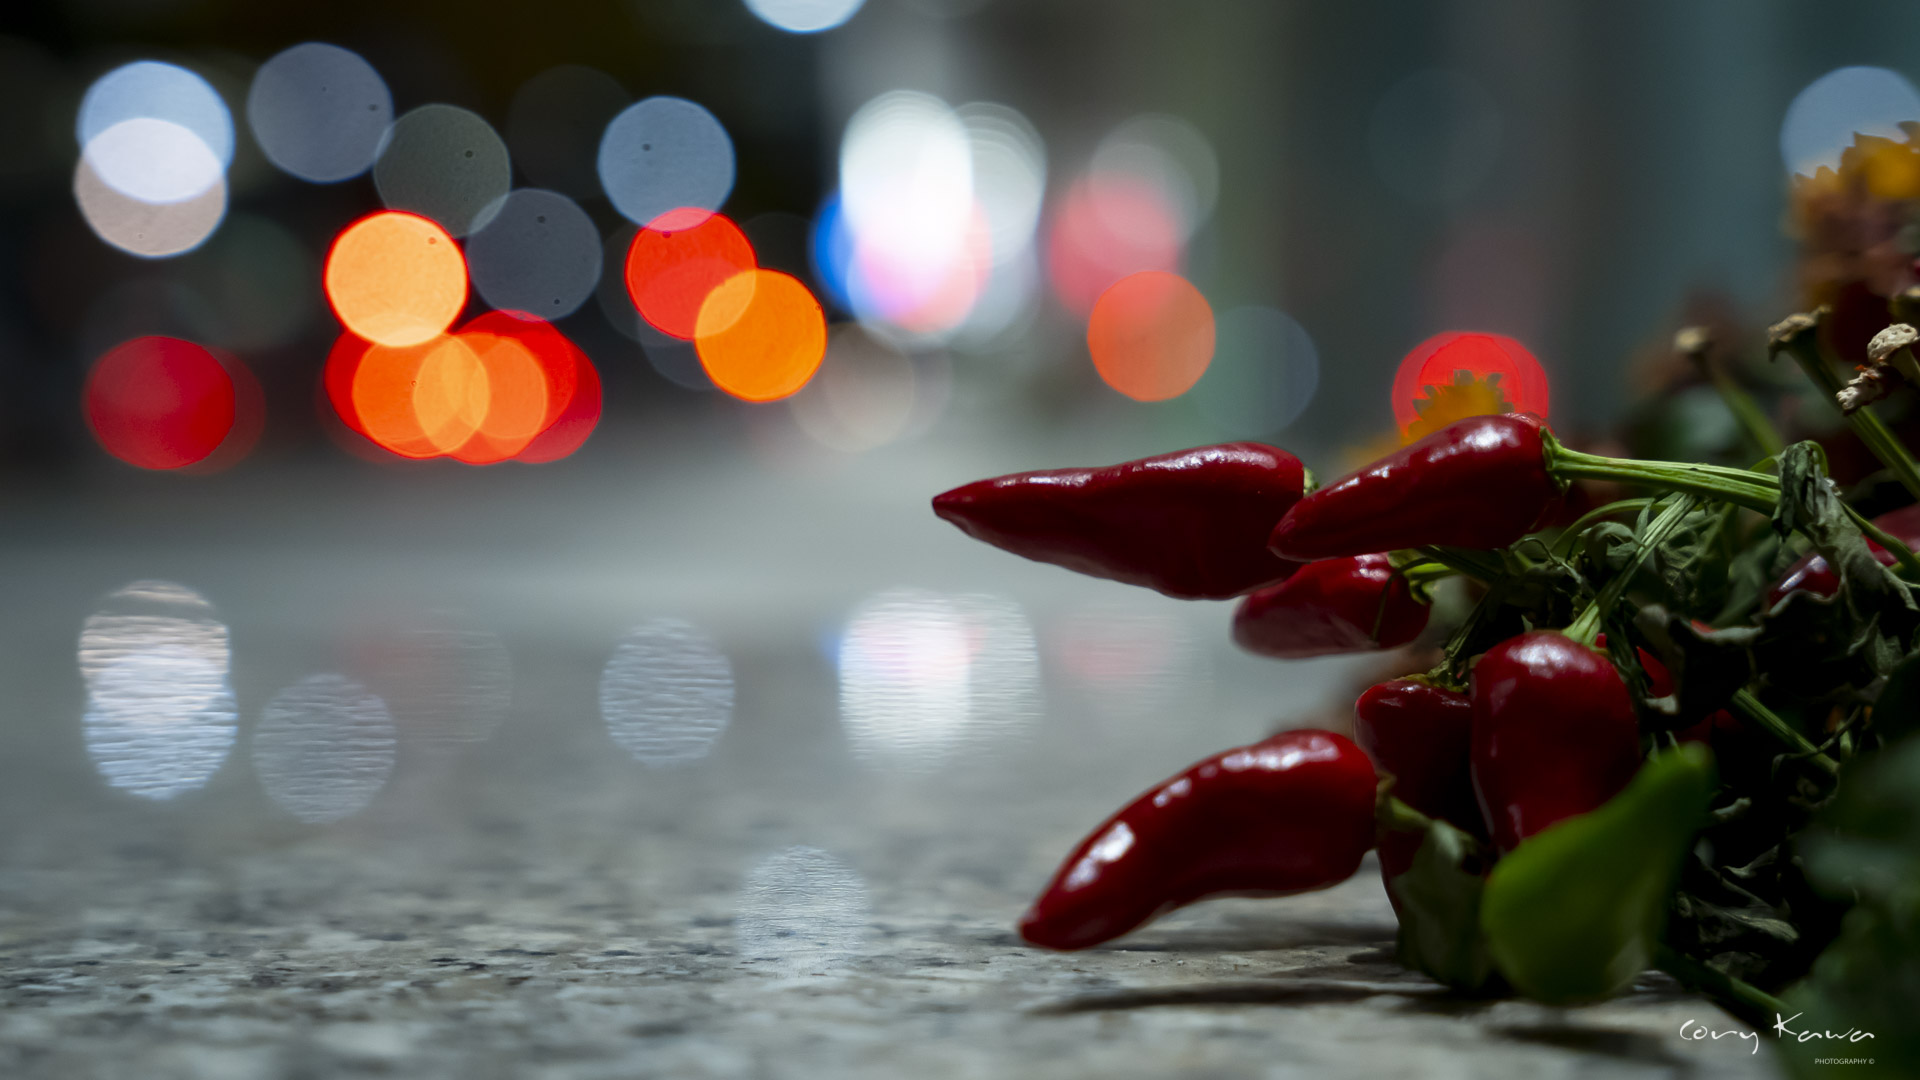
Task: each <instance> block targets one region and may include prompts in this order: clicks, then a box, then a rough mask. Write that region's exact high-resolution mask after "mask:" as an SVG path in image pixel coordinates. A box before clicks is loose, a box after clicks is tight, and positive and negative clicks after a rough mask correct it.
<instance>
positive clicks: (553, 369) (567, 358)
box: [321, 311, 601, 465]
mask: <svg viewBox="0 0 1920 1080" xmlns="http://www.w3.org/2000/svg"><path fill="white" fill-rule="evenodd" d="M321 386H322V389H323V391H324V392H325V395H326V398H327V401H328V403H329V404H330V405H331V406H332V407H333V411H334V412H335V413H336V414H337V415H338V416H339V417H340V421H341V423H343V424H345V425H346V426H347V428H349V429H350V430H352V431H354V432H356V433H358V434H359V435H361V436H364V437H365V438H366V439H368V440H369V441H370V442H372V443H373V444H374V445H375V446H378V447H380V448H381V449H383V450H387V451H389V452H391V453H394V454H398V455H400V456H402V457H410V458H430V457H442V456H444V457H451V458H454V459H455V460H458V461H463V462H466V463H467V464H470V465H491V464H494V463H496V462H501V461H508V460H514V461H521V462H526V463H540V462H547V461H557V460H559V459H560V458H563V457H566V456H567V455H568V454H571V453H573V452H574V451H575V450H577V449H579V448H580V446H581V444H582V443H584V442H585V441H586V439H587V436H588V435H590V434H592V432H593V429H594V426H595V425H596V424H597V423H598V422H599V419H600V407H601V402H600V377H599V373H598V372H596V371H595V370H594V368H593V364H592V363H591V362H590V361H588V359H587V357H586V354H585V353H583V352H581V351H580V349H579V347H578V346H576V345H574V344H573V342H571V341H569V340H567V337H566V335H564V334H562V333H560V331H558V330H556V329H554V327H553V326H552V324H550V323H547V322H543V321H541V320H538V319H535V318H533V317H531V316H524V315H521V314H520V313H518V312H504V311H492V312H488V313H486V314H485V315H482V316H480V317H478V318H476V319H474V320H472V321H471V322H469V323H467V324H466V325H465V326H463V327H461V328H460V331H459V332H458V333H455V334H443V335H441V336H439V337H436V338H434V339H433V340H431V341H427V342H424V343H422V344H419V345H411V346H405V347H401V348H394V347H390V346H385V345H375V344H372V343H370V342H366V341H362V340H360V339H359V338H357V337H355V336H353V335H352V334H342V335H341V336H340V340H339V341H338V342H336V343H335V344H334V347H333V351H332V353H331V354H330V355H329V356H328V357H327V364H326V369H325V371H324V373H323V375H322V378H321ZM350 448H351V447H350Z"/></svg>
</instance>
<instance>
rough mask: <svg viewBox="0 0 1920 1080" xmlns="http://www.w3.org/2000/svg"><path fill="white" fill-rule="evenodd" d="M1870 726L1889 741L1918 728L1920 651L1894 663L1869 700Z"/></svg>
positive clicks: (1919, 725)
mask: <svg viewBox="0 0 1920 1080" xmlns="http://www.w3.org/2000/svg"><path fill="white" fill-rule="evenodd" d="M1873 730H1875V731H1877V732H1879V733H1880V737H1881V738H1882V739H1885V740H1887V741H1889V742H1891V741H1893V740H1894V739H1898V738H1901V737H1902V736H1905V735H1910V734H1912V733H1913V732H1915V731H1920V653H1915V654H1913V655H1912V656H1909V657H1907V658H1906V659H1904V660H1902V661H1900V662H1899V663H1898V664H1896V665H1894V668H1893V671H1891V672H1889V673H1888V675H1887V684H1886V685H1885V686H1883V687H1881V688H1880V698H1879V700H1877V701H1875V702H1874V703H1873Z"/></svg>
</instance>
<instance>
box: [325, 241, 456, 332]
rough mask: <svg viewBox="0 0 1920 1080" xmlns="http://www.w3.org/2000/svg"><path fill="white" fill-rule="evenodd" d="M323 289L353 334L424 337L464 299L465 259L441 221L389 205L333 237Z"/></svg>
mask: <svg viewBox="0 0 1920 1080" xmlns="http://www.w3.org/2000/svg"><path fill="white" fill-rule="evenodd" d="M326 289H327V299H328V300H329V301H330V302H331V303H332V304H333V311H334V314H335V315H337V316H339V318H340V322H341V323H342V324H344V325H345V326H346V328H347V329H349V330H351V331H353V332H354V333H355V334H358V335H359V336H360V337H363V338H365V339H367V340H368V341H371V342H373V343H375V344H376V345H386V346H392V347H405V346H409V345H419V344H422V343H424V342H427V341H431V340H433V339H434V338H435V337H436V336H438V335H440V334H442V333H445V332H446V329H447V327H449V326H452V325H453V320H454V319H455V318H456V317H458V316H459V314H460V309H461V308H463V307H465V306H466V303H467V263H466V259H465V257H464V256H462V255H461V253H460V248H459V247H458V245H456V244H455V243H454V242H453V237H451V236H448V235H447V231H446V230H445V229H442V228H441V227H440V226H439V225H436V224H434V223H433V222H431V221H429V220H427V219H426V218H423V217H420V216H418V215H416V214H407V213H402V212H400V211H397V210H386V211H382V212H380V213H377V214H370V215H368V216H367V217H363V218H361V219H360V220H359V221H356V222H354V223H353V224H351V225H349V226H347V227H346V228H345V229H344V230H342V231H341V233H340V235H339V237H338V238H337V239H335V240H334V242H333V249H332V250H331V251H329V252H328V253H327V269H326Z"/></svg>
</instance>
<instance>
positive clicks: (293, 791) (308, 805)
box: [252, 675, 399, 825]
mask: <svg viewBox="0 0 1920 1080" xmlns="http://www.w3.org/2000/svg"><path fill="white" fill-rule="evenodd" d="M252 744H253V769H254V773H255V774H256V775H258V776H259V778H260V784H261V786H262V787H264V788H265V789H266V791H267V795H268V796H269V797H271V798H272V799H273V801H274V802H275V803H277V804H278V805H279V806H280V808H281V809H283V810H285V811H286V812H287V813H289V814H292V815H293V816H294V817H297V818H299V819H300V820H301V821H304V822H307V823H308V824H311V825H320V824H326V823H328V822H333V821H339V820H340V819H342V818H345V817H349V816H351V815H353V814H355V813H358V812H359V811H360V810H362V809H364V808H365V807H366V805H367V804H368V803H370V802H372V801H373V797H374V796H375V795H378V794H379V793H380V789H381V788H382V787H384V786H386V782H387V776H388V774H390V773H391V772H393V762H394V755H395V752H396V750H397V748H398V745H399V742H398V740H397V739H396V738H395V734H394V726H393V717H392V715H390V714H389V713H388V712H387V706H386V703H385V702H383V701H381V700H380V699H379V698H378V697H376V696H375V695H374V694H373V693H372V692H371V691H369V690H368V689H367V688H366V687H364V686H362V685H360V684H359V683H357V682H354V681H353V680H352V679H349V678H347V677H346V676H344V675H310V676H308V677H306V678H304V679H302V680H300V681H299V682H297V683H294V684H293V685H292V686H289V687H287V688H286V689H284V690H282V691H280V692H279V693H278V694H275V695H274V696H273V700H272V701H269V702H268V703H267V707H266V710H265V711H264V712H263V713H262V714H261V717H260V726H259V727H256V728H255V729H254V730H253V737H252Z"/></svg>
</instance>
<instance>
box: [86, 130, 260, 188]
mask: <svg viewBox="0 0 1920 1080" xmlns="http://www.w3.org/2000/svg"><path fill="white" fill-rule="evenodd" d="M82 157H83V158H84V159H85V161H86V163H87V166H88V167H89V168H91V169H92V170H93V173H94V175H95V176H98V177H99V178H100V182H101V183H103V184H106V185H107V186H108V187H110V188H112V189H114V190H115V191H118V192H120V193H121V194H123V195H126V196H127V197H129V198H132V199H138V200H140V201H141V202H146V203H161V204H164V203H177V202H185V201H187V200H188V199H192V198H195V197H197V196H200V195H203V194H205V193H206V192H207V191H208V190H209V189H210V188H212V187H213V186H214V185H215V184H218V183H220V182H221V180H222V178H223V177H224V175H225V173H224V172H223V171H222V169H221V166H220V160H219V159H218V158H217V157H215V156H214V153H213V151H212V150H211V149H209V148H208V147H207V144H206V142H205V141H203V140H202V139H201V138H200V136H199V135H198V134H196V133H195V132H193V131H192V130H190V129H188V128H185V127H182V126H181V125H179V124H176V123H174V122H173V121H171V120H156V119H154V118H152V117H135V118H134V119H131V120H122V121H120V122H119V123H117V124H115V125H113V126H112V127H110V128H107V129H106V130H105V131H102V132H101V133H100V134H98V135H95V136H94V137H93V138H92V139H91V140H89V141H88V143H87V147H86V150H85V151H84V152H83V153H82Z"/></svg>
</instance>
